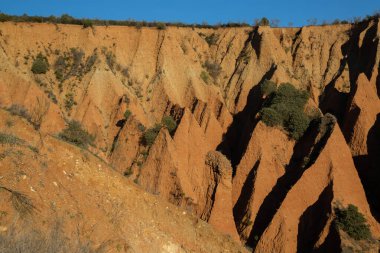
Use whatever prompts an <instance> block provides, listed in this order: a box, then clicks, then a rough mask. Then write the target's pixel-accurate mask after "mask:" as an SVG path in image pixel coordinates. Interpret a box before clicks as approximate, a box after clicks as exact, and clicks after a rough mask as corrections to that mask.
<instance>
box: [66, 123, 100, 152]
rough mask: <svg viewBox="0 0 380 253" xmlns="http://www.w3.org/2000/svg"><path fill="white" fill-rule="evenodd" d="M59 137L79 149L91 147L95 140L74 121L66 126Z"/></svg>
mask: <svg viewBox="0 0 380 253" xmlns="http://www.w3.org/2000/svg"><path fill="white" fill-rule="evenodd" d="M59 137H60V138H61V139H62V140H64V141H67V142H71V143H73V144H75V145H76V146H78V147H81V148H87V147H88V146H89V145H93V142H94V139H95V137H94V136H92V135H91V134H89V133H88V132H87V131H86V130H85V129H83V128H82V125H81V124H80V123H79V122H78V121H75V120H72V121H70V122H69V123H68V124H67V127H66V128H65V129H64V130H63V131H62V132H61V133H60V134H59Z"/></svg>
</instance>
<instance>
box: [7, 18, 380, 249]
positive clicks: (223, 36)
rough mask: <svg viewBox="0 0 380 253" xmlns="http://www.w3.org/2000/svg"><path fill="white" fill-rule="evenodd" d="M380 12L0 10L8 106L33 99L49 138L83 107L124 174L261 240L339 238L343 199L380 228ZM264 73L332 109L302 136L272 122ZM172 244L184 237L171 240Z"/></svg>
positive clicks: (290, 243) (250, 239) (280, 244)
mask: <svg viewBox="0 0 380 253" xmlns="http://www.w3.org/2000/svg"><path fill="white" fill-rule="evenodd" d="M379 26H380V25H379V20H376V19H374V20H371V21H365V22H362V23H359V24H356V25H351V24H347V25H333V26H321V27H314V26H310V27H303V28H271V27H240V28H218V29H198V28H194V29H190V28H179V27H168V28H167V29H166V30H159V29H156V28H147V27H143V28H141V29H137V28H135V27H116V26H108V27H102V26H95V27H92V28H87V29H83V28H82V27H81V26H75V25H53V24H30V23H9V22H3V23H1V24H0V65H1V67H0V93H1V94H2V96H1V97H0V106H1V107H2V108H9V107H10V106H12V105H21V106H23V107H24V108H26V109H27V110H28V114H30V119H29V118H28V120H29V121H31V122H32V123H33V124H36V122H37V123H38V127H37V128H39V134H40V136H39V138H40V139H43V138H45V137H46V136H50V135H57V134H58V133H59V132H60V131H61V130H62V129H63V128H64V127H65V125H66V124H65V123H66V122H67V121H69V120H77V121H80V122H81V124H82V125H83V127H84V128H85V129H87V130H88V131H89V132H90V133H91V134H93V135H94V136H95V143H94V144H95V145H94V146H93V147H91V148H90V150H91V151H92V152H94V153H95V154H97V156H98V157H100V158H102V159H103V160H104V162H105V163H108V164H109V165H110V166H111V167H112V168H113V169H114V170H115V171H117V172H118V176H116V177H119V176H120V174H122V173H124V175H125V176H126V178H128V179H125V180H126V181H128V182H129V183H130V181H133V182H135V183H136V184H138V185H139V187H141V188H142V189H144V190H146V191H148V192H150V193H152V194H155V195H158V198H159V199H160V201H169V202H171V203H173V204H175V205H177V206H179V207H181V208H182V210H185V211H183V212H186V213H192V214H194V215H196V216H197V217H199V218H201V219H203V220H205V221H208V222H209V223H211V224H212V225H213V226H214V227H215V228H217V229H218V230H219V231H221V232H223V233H225V234H229V235H230V236H232V237H233V238H234V239H235V240H239V239H241V240H242V242H244V243H247V244H248V245H249V246H252V247H253V248H255V251H257V252H296V251H298V252H312V251H316V252H318V251H319V252H330V251H334V252H335V251H339V250H341V249H342V248H343V247H344V246H343V245H344V242H345V241H347V240H346V239H347V238H345V237H344V235H343V236H342V234H341V231H337V230H336V229H335V228H334V226H332V225H331V224H332V222H333V219H334V205H335V203H336V202H339V203H341V204H343V205H347V204H354V205H356V206H358V208H359V210H360V211H361V212H362V213H363V214H364V215H365V217H366V219H367V220H368V223H369V224H370V226H371V230H372V232H373V235H374V236H375V237H378V236H379V223H378V221H379V217H380V216H379V210H380V208H379V207H380V204H379V202H378V199H380V195H379V190H378V189H379V187H377V184H378V181H379V179H380V177H379V170H378V168H379V164H380V161H379V157H380V153H379V148H378V147H379V145H378V144H379V143H378V140H379V138H380V137H379V136H380V127H379V125H380V123H379V122H380V120H379V114H380V102H379V94H380V92H379V90H380V89H379V87H380V82H379V80H380V77H379V76H380V75H379V70H380V69H379V68H380V53H379V52H380V43H379V31H380V29H379ZM209 36H213V37H214V38H217V39H216V42H215V43H210V44H209V43H207V40H206V38H208V37H209ZM39 53H42V54H43V55H44V56H46V58H47V60H48V61H49V63H50V68H49V70H48V71H47V73H46V74H33V73H32V72H31V66H32V64H33V61H34V59H35V58H36V56H37V54H39ZM57 69H58V70H60V71H63V75H60V73H57ZM61 74H62V73H61ZM266 79H268V80H272V81H274V82H277V83H282V82H291V83H292V84H294V85H295V86H297V87H298V88H301V89H304V90H307V91H308V92H309V94H310V96H311V99H310V100H309V102H308V105H307V108H306V110H315V111H319V110H317V108H316V107H319V109H320V110H321V111H322V112H323V113H325V114H327V113H330V114H333V115H335V117H336V118H337V120H335V119H334V117H333V116H331V115H329V116H325V117H324V118H322V119H321V122H318V121H316V120H315V121H313V122H312V124H311V125H310V127H309V129H308V130H307V132H306V134H305V135H304V136H303V137H302V138H301V139H300V140H299V141H297V142H296V141H294V140H291V139H289V137H288V136H287V134H286V131H285V130H284V129H281V128H273V127H268V126H266V125H265V124H264V123H262V122H260V120H259V117H258V112H259V111H260V109H261V108H262V106H263V103H265V101H264V98H263V96H262V94H261V91H260V84H261V83H263V81H265V80H266ZM126 111H129V112H130V115H129V116H127V117H126V116H125V115H124V113H125V112H126ZM164 115H165V116H169V115H170V116H171V117H172V118H173V119H174V121H175V122H176V123H177V124H178V126H177V128H176V129H175V130H174V131H173V132H171V133H169V132H168V131H167V129H166V128H165V127H163V128H162V129H161V131H160V132H159V134H158V136H157V138H156V139H155V141H154V143H153V144H152V145H151V146H147V145H146V144H144V143H143V142H142V141H141V140H142V136H143V134H144V132H145V131H146V129H148V128H151V127H153V126H154V125H155V124H157V123H160V122H161V120H162V118H163V116H164ZM327 115H328V114H327ZM28 117H29V116H28ZM336 121H337V123H336ZM4 122H5V121H4ZM7 124H10V125H11V124H12V123H11V122H8V123H7ZM340 129H342V132H343V135H342V132H341V131H340ZM20 131H21V130H20ZM343 136H344V138H343ZM216 150H217V151H218V152H217V151H216ZM222 154H223V155H222ZM57 159H58V158H57ZM83 159H86V158H85V157H83ZM228 160H229V161H228ZM0 162H1V161H0ZM357 172H358V173H357ZM358 175H359V176H358ZM84 180H89V181H88V182H87V181H86V183H88V185H89V186H92V185H93V184H94V183H93V182H95V181H96V179H94V178H92V177H91V180H90V179H84ZM96 182H98V181H96ZM101 182H103V181H101ZM103 183H104V182H103ZM362 184H363V186H364V191H363V187H362ZM120 185H122V183H120ZM120 187H121V188H122V186H120ZM97 189H98V188H97ZM102 189H103V188H102ZM123 189H124V188H123ZM98 190H100V188H99V189H98ZM97 197H99V196H97ZM367 200H368V202H369V205H368V203H367ZM46 201H48V200H46ZM136 201H137V200H136ZM95 202H96V201H95ZM101 203H107V201H105V202H101ZM94 209H96V208H94ZM155 215H156V214H152V217H148V218H151V219H154V218H155ZM373 217H375V219H377V221H376V220H375V219H374V218H373ZM144 218H146V217H145V216H144ZM0 225H2V224H0ZM104 229H105V230H106V228H104ZM171 231H172V230H171ZM141 244H142V243H141V242H138V245H134V246H141ZM186 245H188V244H186ZM356 246H357V245H356ZM356 246H355V247H356ZM165 247H166V248H168V249H176V250H178V251H180V250H179V246H178V245H177V244H176V243H175V242H172V241H170V240H169V241H167V244H166V245H165ZM357 247H358V249H359V248H360V247H361V246H360V245H359V246H357ZM196 249H198V248H196ZM193 251H196V250H193ZM190 252H191V250H190ZM206 252H207V251H206ZM209 252H210V251H209Z"/></svg>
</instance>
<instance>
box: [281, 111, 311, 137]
mask: <svg viewBox="0 0 380 253" xmlns="http://www.w3.org/2000/svg"><path fill="white" fill-rule="evenodd" d="M309 123H310V120H309V117H308V116H307V115H306V114H305V113H303V111H302V112H301V111H294V112H293V113H291V114H290V115H289V118H288V119H287V121H286V122H285V126H286V130H288V132H289V135H290V137H292V138H293V139H295V140H298V139H299V138H301V137H302V135H303V134H304V133H305V131H306V129H307V128H308V126H309Z"/></svg>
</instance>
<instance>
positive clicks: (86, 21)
mask: <svg viewBox="0 0 380 253" xmlns="http://www.w3.org/2000/svg"><path fill="white" fill-rule="evenodd" d="M82 25H83V28H88V27H92V26H93V23H92V20H90V19H83V20H82Z"/></svg>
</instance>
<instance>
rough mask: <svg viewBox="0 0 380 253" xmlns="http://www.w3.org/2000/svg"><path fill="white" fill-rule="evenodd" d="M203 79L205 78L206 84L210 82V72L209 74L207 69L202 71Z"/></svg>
mask: <svg viewBox="0 0 380 253" xmlns="http://www.w3.org/2000/svg"><path fill="white" fill-rule="evenodd" d="M201 79H202V80H203V82H205V83H206V84H208V80H209V76H208V74H207V72H206V71H202V73H201Z"/></svg>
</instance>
